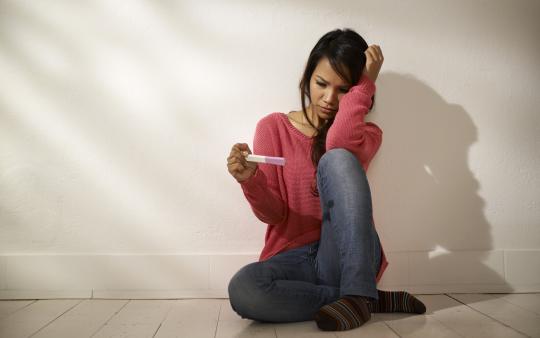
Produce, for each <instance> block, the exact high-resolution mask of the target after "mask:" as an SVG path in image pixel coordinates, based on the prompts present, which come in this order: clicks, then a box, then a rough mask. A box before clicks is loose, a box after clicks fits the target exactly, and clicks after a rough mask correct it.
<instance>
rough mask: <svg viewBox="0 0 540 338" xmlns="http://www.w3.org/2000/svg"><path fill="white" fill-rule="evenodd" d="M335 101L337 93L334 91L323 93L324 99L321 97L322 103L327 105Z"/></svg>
mask: <svg viewBox="0 0 540 338" xmlns="http://www.w3.org/2000/svg"><path fill="white" fill-rule="evenodd" d="M336 99H337V93H336V91H334V90H328V91H326V92H325V93H324V97H323V101H324V102H325V103H326V104H328V105H331V104H333V103H334V102H335V100H336Z"/></svg>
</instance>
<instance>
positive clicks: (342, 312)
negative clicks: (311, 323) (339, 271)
mask: <svg viewBox="0 0 540 338" xmlns="http://www.w3.org/2000/svg"><path fill="white" fill-rule="evenodd" d="M370 318H371V313H370V312H369V309H368V305H367V301H366V299H365V298H364V297H362V296H350V295H347V296H344V297H343V298H341V299H339V300H337V301H335V302H333V303H331V304H327V305H325V306H323V307H321V308H320V309H319V311H318V312H317V313H316V314H315V321H316V322H317V326H318V327H319V328H320V329H321V330H323V331H344V330H350V329H354V328H357V327H359V326H361V325H363V324H364V323H365V322H367V321H368V320H369V319H370Z"/></svg>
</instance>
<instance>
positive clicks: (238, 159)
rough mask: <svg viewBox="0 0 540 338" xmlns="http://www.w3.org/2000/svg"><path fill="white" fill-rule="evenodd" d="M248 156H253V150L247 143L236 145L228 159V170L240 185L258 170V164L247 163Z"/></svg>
mask: <svg viewBox="0 0 540 338" xmlns="http://www.w3.org/2000/svg"><path fill="white" fill-rule="evenodd" d="M248 154H251V150H250V149H249V146H248V145H247V143H236V144H235V145H234V146H232V149H231V153H230V155H229V157H227V168H228V169H229V173H230V174H231V175H232V177H234V178H235V179H236V181H237V182H238V183H240V182H242V181H245V180H247V179H248V178H250V177H251V176H253V174H255V171H256V170H257V163H256V162H248V161H246V157H245V156H247V155H248Z"/></svg>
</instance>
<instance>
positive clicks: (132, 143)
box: [0, 0, 540, 298]
mask: <svg viewBox="0 0 540 338" xmlns="http://www.w3.org/2000/svg"><path fill="white" fill-rule="evenodd" d="M539 15H540V3H539V2H537V1H519V2H509V1H489V2H486V1H452V2H449V1H419V0H417V1H409V2H406V3H404V2H400V1H363V2H359V1H337V2H336V1H334V2H328V1H296V2H291V1H260V2H253V1H227V2H225V1H222V2H219V1H215V2H210V1H206V2H201V1H176V2H175V1H168V2H159V1H132V2H122V3H117V2H111V1H88V2H71V1H3V2H1V3H0V74H1V76H0V297H3V298H10V297H18V298H25V297H34V298H36V297H48V296H50V295H55V296H65V297H69V296H73V297H80V296H96V295H103V296H109V297H114V296H127V297H134V295H135V296H141V297H144V296H145V295H148V294H149V293H151V294H152V295H153V296H156V295H157V296H161V295H163V296H170V295H177V296H178V295H180V296H185V295H191V296H226V292H225V288H226V285H227V282H228V279H229V278H230V276H231V275H232V274H233V273H234V272H235V271H236V270H237V269H238V268H239V267H240V266H242V265H243V264H247V263H248V262H251V261H255V260H256V259H257V257H258V253H259V251H260V250H261V249H262V245H263V239H264V233H265V225H264V224H263V223H261V222H260V221H258V219H256V218H255V217H254V216H253V215H252V214H251V210H250V208H249V205H248V204H247V202H246V201H245V199H244V196H243V194H242V192H241V190H240V188H239V186H238V184H237V183H236V182H235V181H234V179H233V178H232V177H231V176H229V174H228V172H227V169H226V157H227V156H228V153H229V151H230V147H231V146H232V144H234V143H236V142H247V143H249V144H250V145H251V144H252V138H253V132H254V128H255V124H256V122H257V121H258V120H259V119H260V118H262V117H263V116H265V115H266V114H268V113H270V112H273V111H281V112H287V111H290V110H293V109H299V108H300V101H299V94H298V89H297V87H298V81H299V79H300V76H301V73H302V71H303V66H304V65H305V62H306V60H307V56H308V54H309V51H310V50H311V48H312V47H313V46H314V44H315V43H316V41H317V40H318V39H319V38H320V37H321V36H322V35H323V34H324V33H326V32H327V31H329V30H332V29H335V28H344V27H350V28H353V29H355V30H356V31H357V32H358V33H360V34H361V35H362V36H364V37H365V39H366V40H367V41H368V43H369V44H379V45H380V46H381V48H382V50H383V53H384V56H385V62H384V65H383V69H382V73H381V75H380V76H379V79H378V80H377V86H378V89H377V102H376V109H375V111H374V112H373V114H370V115H371V116H370V118H369V119H370V120H372V121H376V122H377V123H378V124H379V125H380V126H381V127H382V129H383V131H384V139H383V145H382V147H381V149H380V151H379V153H378V155H377V157H376V158H375V160H374V161H373V162H372V165H371V166H370V172H369V173H368V174H369V179H370V183H371V186H372V193H373V203H374V212H375V221H376V225H377V228H378V230H379V233H380V236H381V240H382V242H383V245H384V247H385V249H386V250H387V252H388V254H389V260H390V267H389V269H388V270H387V274H386V275H385V278H384V279H383V284H382V286H383V287H384V286H386V287H389V288H390V287H391V288H407V289H409V290H412V291H415V292H442V291H486V290H492V291H493V290H495V291H497V290H503V291H505V290H506V291H531V290H532V291H539V290H540V270H539V269H538V268H537V262H538V260H539V258H540V250H539V248H540V205H539V204H538V200H539V198H538V197H539V192H540V180H539V175H538V173H539V169H540V156H539V152H538V149H540V115H539V114H538V107H539V106H540V96H539V95H538V88H539V87H540V61H539V60H540V43H539V42H538V36H539V34H538V33H540V24H539V21H538V20H537V19H538V17H539ZM143 267H146V268H147V269H150V270H149V271H148V272H147V273H146V274H145V276H146V277H144V278H142V280H141V277H140V276H141V270H142V269H143ZM36 277H39V278H38V279H36ZM126 290H128V291H126ZM129 290H131V291H129ZM134 290H138V291H134ZM164 290H165V291H164ZM167 290H168V291H167ZM100 292H101V293H100Z"/></svg>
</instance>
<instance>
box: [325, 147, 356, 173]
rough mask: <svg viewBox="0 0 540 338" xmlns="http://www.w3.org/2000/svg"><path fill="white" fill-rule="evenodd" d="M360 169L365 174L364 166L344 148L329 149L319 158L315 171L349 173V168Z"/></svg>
mask: <svg viewBox="0 0 540 338" xmlns="http://www.w3.org/2000/svg"><path fill="white" fill-rule="evenodd" d="M353 169H356V170H360V171H361V172H362V173H364V174H365V171H364V168H363V167H362V165H361V164H360V162H359V161H358V159H357V158H356V156H355V155H354V154H353V153H352V152H351V151H349V150H347V149H345V148H334V149H330V150H328V151H327V152H325V153H324V154H323V156H322V157H321V159H320V160H319V164H318V168H317V171H320V170H324V171H330V172H332V173H334V174H336V175H339V174H340V173H350V172H351V170H353Z"/></svg>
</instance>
